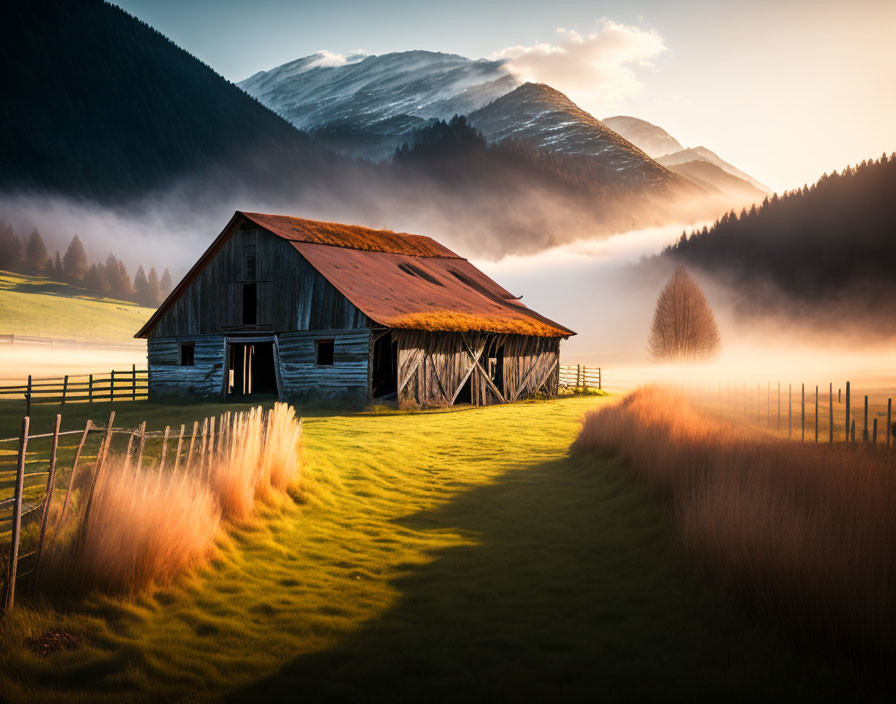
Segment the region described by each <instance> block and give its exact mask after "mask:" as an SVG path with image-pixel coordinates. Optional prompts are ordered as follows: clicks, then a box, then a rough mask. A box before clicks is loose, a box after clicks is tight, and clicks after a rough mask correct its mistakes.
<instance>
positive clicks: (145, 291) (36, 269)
mask: <svg viewBox="0 0 896 704" xmlns="http://www.w3.org/2000/svg"><path fill="white" fill-rule="evenodd" d="M0 269H2V270H5V271H12V272H15V273H18V274H28V275H30V276H46V277H48V278H50V279H53V280H54V281H64V282H66V283H70V284H73V285H75V286H80V287H82V288H85V289H87V290H88V291H90V292H91V293H94V294H96V295H97V296H108V297H110V298H118V299H120V300H125V301H133V302H135V303H139V304H140V305H143V306H149V307H153V308H154V307H156V306H158V305H159V303H161V302H162V300H163V299H164V297H165V296H167V295H168V293H170V291H171V288H172V281H171V274H170V273H169V272H168V269H165V271H164V272H163V273H162V276H161V278H160V277H159V275H158V273H157V272H156V270H155V268H154V267H150V269H149V274H147V273H146V272H145V270H144V269H143V267H142V266H140V267H138V268H137V273H136V274H135V275H134V278H133V279H131V278H130V275H129V274H128V270H127V268H126V267H125V265H124V262H122V261H121V260H120V259H118V258H116V257H115V255H113V254H109V256H108V257H106V261H105V262H98V263H93V264H91V263H90V262H89V260H88V258H87V252H86V251H85V249H84V245H83V244H82V243H81V239H80V238H79V237H78V236H77V235H75V236H74V237H73V238H72V241H71V243H70V244H69V246H68V248H67V249H66V250H65V254H64V255H60V253H59V250H58V249H57V250H56V254H55V256H51V255H50V252H49V250H48V249H47V246H46V244H45V243H44V240H43V237H41V234H40V232H39V231H38V229H37V228H36V227H35V228H34V229H33V230H32V231H31V234H30V235H28V236H27V237H23V236H20V235H18V234H17V233H16V232H15V230H14V229H13V227H12V226H11V225H10V224H9V223H8V222H6V221H5V220H0Z"/></svg>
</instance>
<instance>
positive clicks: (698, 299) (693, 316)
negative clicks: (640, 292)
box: [647, 266, 720, 362]
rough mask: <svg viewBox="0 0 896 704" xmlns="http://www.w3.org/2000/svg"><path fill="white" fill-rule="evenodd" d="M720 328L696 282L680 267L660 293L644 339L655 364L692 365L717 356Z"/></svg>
mask: <svg viewBox="0 0 896 704" xmlns="http://www.w3.org/2000/svg"><path fill="white" fill-rule="evenodd" d="M719 346H720V340H719V329H718V326H717V325H716V319H715V316H714V315H713V314H712V310H711V309H710V307H709V304H708V303H707V302H706V298H705V297H704V296H703V292H702V291H701V290H700V287H699V286H698V285H697V283H696V282H695V281H694V280H693V279H692V278H691V277H690V275H689V274H688V273H687V271H685V269H684V267H682V266H679V267H678V268H676V269H675V272H674V273H673V274H672V278H670V279H669V282H668V283H667V284H666V286H665V288H664V289H663V290H662V292H661V293H660V297H659V299H658V300H657V302H656V312H655V313H654V315H653V324H652V325H651V326H650V336H649V337H648V339H647V349H648V352H649V353H650V356H651V357H652V358H653V359H655V360H658V361H672V362H692V361H695V360H697V359H702V358H707V357H712V356H715V355H716V354H718V351H719Z"/></svg>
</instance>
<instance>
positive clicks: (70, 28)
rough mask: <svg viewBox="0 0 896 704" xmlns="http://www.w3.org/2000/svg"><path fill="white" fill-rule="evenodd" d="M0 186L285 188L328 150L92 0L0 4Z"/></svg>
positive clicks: (90, 190)
mask: <svg viewBox="0 0 896 704" xmlns="http://www.w3.org/2000/svg"><path fill="white" fill-rule="evenodd" d="M0 24H2V26H5V27H7V28H13V27H14V28H15V31H9V32H7V33H6V34H7V36H5V38H4V40H3V42H0V66H2V67H3V83H4V86H3V88H4V104H3V109H2V110H0V187H3V188H6V189H12V190H19V191H23V190H41V191H56V192H60V193H65V194H68V195H75V196H79V197H85V196H86V197H91V198H94V199H97V200H102V201H106V202H109V201H117V200H120V199H122V198H126V197H131V196H137V195H141V194H144V193H146V192H148V191H153V190H159V189H164V188H170V187H173V186H174V185H176V184H178V183H180V182H181V181H182V180H183V179H184V178H187V177H195V176H196V175H197V174H206V175H207V178H208V180H213V179H214V180H216V181H218V182H227V183H231V184H233V183H237V182H242V183H253V184H259V183H261V184H267V185H269V186H270V187H272V188H275V187H277V186H278V184H282V183H284V181H286V182H289V183H290V185H291V187H293V188H295V187H296V186H297V185H298V184H300V183H301V182H303V180H304V175H303V174H304V172H306V171H308V170H314V171H316V172H317V173H318V174H320V173H321V172H322V171H323V170H325V168H326V165H327V164H329V163H330V162H331V157H330V155H329V154H328V153H327V151H326V150H324V149H323V148H322V147H321V146H319V145H318V144H316V143H315V142H314V141H313V140H312V139H311V138H310V137H308V136H307V135H304V134H302V133H301V132H299V131H297V130H296V129H295V128H294V127H292V125H290V124H289V123H288V122H286V121H285V120H283V119H282V118H280V117H278V116H277V115H276V114H274V113H273V112H272V111H270V110H269V109H268V108H266V107H264V106H262V105H261V104H260V103H258V102H257V101H255V100H254V99H252V98H251V97H249V96H248V95H246V94H245V93H244V92H243V91H241V90H240V89H239V88H237V87H236V86H234V85H233V84H231V83H229V82H228V81H226V80H225V79H224V78H222V77H221V76H220V75H218V74H217V73H215V72H214V71H213V70H212V69H211V68H209V67H208V66H206V65H205V64H203V63H201V62H200V61H198V60H197V59H196V58H195V57H193V56H191V55H190V54H188V53H187V52H186V51H184V50H182V49H180V48H178V47H177V46H176V45H174V44H173V43H172V42H171V41H170V40H169V39H167V38H166V37H164V36H163V35H161V34H160V33H159V32H157V31H155V30H154V29H152V28H151V27H149V26H147V25H146V24H144V23H142V22H140V21H139V20H137V19H135V18H134V17H132V16H130V15H128V14H127V13H126V12H124V11H123V10H121V9H120V8H118V7H116V6H115V5H112V4H109V3H105V2H102V0H78V1H77V2H71V1H70V0H40V2H32V1H31V0H10V1H9V2H4V3H3V4H2V9H0Z"/></svg>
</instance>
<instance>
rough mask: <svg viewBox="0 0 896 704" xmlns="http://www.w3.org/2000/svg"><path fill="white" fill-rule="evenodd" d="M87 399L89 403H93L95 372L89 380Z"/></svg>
mask: <svg viewBox="0 0 896 704" xmlns="http://www.w3.org/2000/svg"><path fill="white" fill-rule="evenodd" d="M87 400H88V402H89V403H93V374H91V375H90V376H89V378H88V380H87Z"/></svg>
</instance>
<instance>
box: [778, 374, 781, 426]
mask: <svg viewBox="0 0 896 704" xmlns="http://www.w3.org/2000/svg"><path fill="white" fill-rule="evenodd" d="M778 432H779V433H780V432H781V382H780V381H779V382H778Z"/></svg>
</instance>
